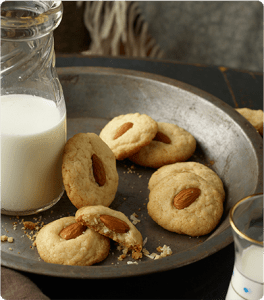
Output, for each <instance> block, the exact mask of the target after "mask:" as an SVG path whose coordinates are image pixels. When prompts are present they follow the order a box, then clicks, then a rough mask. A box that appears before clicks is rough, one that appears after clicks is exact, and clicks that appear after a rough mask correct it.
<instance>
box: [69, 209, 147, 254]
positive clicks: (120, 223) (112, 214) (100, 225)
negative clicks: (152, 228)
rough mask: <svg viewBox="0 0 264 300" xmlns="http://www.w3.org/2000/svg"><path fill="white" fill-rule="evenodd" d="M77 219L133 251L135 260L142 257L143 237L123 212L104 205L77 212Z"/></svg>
mask: <svg viewBox="0 0 264 300" xmlns="http://www.w3.org/2000/svg"><path fill="white" fill-rule="evenodd" d="M75 219H76V221H77V222H80V223H82V224H84V225H86V226H88V227H90V228H92V229H93V230H95V231H97V232H99V233H100V234H102V235H105V236H107V237H109V238H111V239H112V240H114V241H116V242H118V243H119V244H120V245H122V246H123V247H125V248H128V250H132V257H133V258H134V259H138V258H141V257H142V253H141V250H142V235H141V233H140V232H139V231H138V230H137V228H136V227H135V226H134V225H133V224H132V223H131V222H130V221H129V219H128V218H127V217H126V216H125V215H124V214H123V213H122V212H120V211H116V210H113V209H111V208H109V207H105V206H102V205H97V206H87V207H82V208H80V209H78V210H77V212H76V214H75Z"/></svg>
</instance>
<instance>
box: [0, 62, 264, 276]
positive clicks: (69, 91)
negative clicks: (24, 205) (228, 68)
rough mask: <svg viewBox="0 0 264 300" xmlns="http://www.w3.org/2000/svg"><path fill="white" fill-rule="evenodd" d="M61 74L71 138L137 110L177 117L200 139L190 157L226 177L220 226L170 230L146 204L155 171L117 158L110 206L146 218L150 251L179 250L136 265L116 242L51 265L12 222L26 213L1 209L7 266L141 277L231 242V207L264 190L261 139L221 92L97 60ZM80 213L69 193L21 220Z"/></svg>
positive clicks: (44, 271) (162, 117)
mask: <svg viewBox="0 0 264 300" xmlns="http://www.w3.org/2000/svg"><path fill="white" fill-rule="evenodd" d="M58 74H59V77H60V81H61V84H62V87H63V90H64V95H65V99H66V105H67V122H68V138H70V137H72V136H73V135H74V134H76V133H79V132H95V133H97V134H99V132H100V130H101V129H102V127H103V126H104V125H105V124H106V123H107V122H108V121H109V120H110V119H112V118H113V117H115V116H117V115H120V114H126V113H132V112H139V113H146V114H148V115H149V116H151V117H152V118H153V119H155V120H156V121H163V122H171V123H175V124H177V125H179V126H181V127H183V128H185V129H186V130H187V131H189V132H190V133H191V134H193V136H194V137H195V138H196V140H197V149H196V152H195V154H194V155H193V157H191V158H190V160H191V161H197V162H201V163H203V164H206V165H208V166H209V167H211V168H212V169H213V170H214V171H216V172H217V174H218V175H219V176H220V177H221V179H222V180H223V182H224V186H225V190H226V201H225V204H224V214H223V217H222V220H221V223H220V224H219V226H217V228H216V229H215V230H214V231H213V232H212V233H211V234H209V235H207V236H203V237H193V238H190V237H188V236H184V235H178V234H176V233H172V232H169V231H166V230H165V229H163V228H161V227H160V226H158V225H157V224H156V223H155V222H154V221H152V219H151V218H150V217H149V216H148V213H147V208H146V204H147V201H148V189H147V185H148V180H149V178H150V176H151V174H152V173H153V172H154V171H155V170H153V169H150V168H144V167H140V166H137V165H135V164H133V163H131V162H130V161H129V160H124V161H118V162H117V168H118V173H119V186H118V191H117V194H116V198H115V200H114V201H113V203H112V204H111V206H110V207H111V208H113V209H116V210H120V211H122V212H123V213H125V214H126V215H127V216H128V217H129V216H130V215H131V214H133V213H134V212H135V213H136V214H137V215H138V218H139V219H140V220H141V222H140V223H138V224H137V225H136V227H137V228H138V229H139V231H140V232H141V233H142V236H143V239H145V237H147V238H148V241H147V243H146V245H145V247H146V248H147V249H148V250H149V252H150V253H152V252H156V253H157V250H156V248H157V247H158V246H163V245H164V244H166V245H168V246H170V247H171V249H172V251H173V255H171V256H168V257H166V258H162V259H159V260H152V259H150V258H148V257H145V256H144V257H143V258H142V259H141V261H138V264H137V265H128V264H127V261H128V260H132V259H131V257H127V258H126V259H124V260H123V261H121V262H118V260H117V257H118V256H119V255H120V254H121V252H120V251H118V250H117V249H116V245H115V244H114V243H111V251H110V254H109V256H108V257H107V259H106V260H104V261H103V262H101V263H99V264H97V265H93V266H89V267H79V266H62V265H55V264H48V263H45V262H43V261H42V260H41V259H40V258H39V255H38V252H37V250H36V249H34V248H33V249H31V248H30V246H31V244H32V242H31V241H30V239H28V238H27V237H26V235H25V234H24V232H23V230H21V227H22V225H21V224H18V225H17V228H16V230H14V229H13V223H14V222H16V221H18V222H20V221H21V220H22V217H20V218H19V220H17V219H16V217H10V216H4V215H2V228H1V229H2V235H3V234H6V235H8V236H12V237H14V243H12V244H10V243H7V242H5V243H2V248H1V255H2V265H3V266H7V267H10V268H14V269H17V270H22V271H27V272H32V273H38V274H44V275H51V276H60V277H72V278H116V277H123V276H136V275H141V274H149V273H154V272H159V271H165V270H170V269H174V268H178V267H181V266H184V265H187V264H190V263H193V262H195V261H198V260H201V259H203V258H204V257H207V256H209V255H211V254H213V253H215V252H217V251H218V250H220V249H222V248H223V247H225V246H227V245H228V244H230V243H231V242H232V240H233V239H232V233H231V229H230V226H229V220H228V212H229V209H230V208H231V206H233V205H234V203H236V202H237V201H238V200H240V199H241V198H243V197H245V196H247V195H250V194H254V193H259V192H262V191H263V177H262V170H263V158H262V142H263V141H262V138H261V137H260V135H259V134H258V133H257V132H256V131H255V129H254V128H253V127H252V126H251V124H249V123H248V122H247V121H246V120H245V119H244V118H243V117H242V116H240V115H239V114H238V113H237V112H236V111H235V110H234V109H233V108H231V107H230V106H229V105H227V104H226V103H224V102H223V101H221V100H219V99H217V98H216V97H214V96H212V95H210V94H208V93H205V92H203V91H201V90H199V89H197V88H194V87H192V86H190V85H187V84H184V83H182V82H179V81H176V80H173V79H169V78H166V77H162V76H158V75H153V74H148V73H143V72H137V71H128V70H121V69H111V68H94V67H75V68H74V67H72V68H59V69H58ZM124 198H125V199H126V200H124ZM139 209H140V211H139ZM75 212H76V208H75V207H74V206H73V205H72V204H71V202H70V201H69V199H68V198H67V195H66V194H64V196H63V198H62V199H61V200H60V201H59V202H58V203H57V204H56V205H55V206H54V207H52V208H51V209H49V210H47V211H46V212H42V213H40V214H37V215H33V216H27V217H23V219H24V220H25V221H26V220H30V221H35V220H34V218H37V219H39V217H40V216H41V217H42V220H43V221H44V223H48V222H51V221H53V220H55V219H58V218H60V217H63V216H68V215H74V214H75ZM7 231H8V232H7ZM28 232H30V231H28ZM23 235H24V237H22V236H23ZM9 248H12V250H9ZM18 252H19V253H18Z"/></svg>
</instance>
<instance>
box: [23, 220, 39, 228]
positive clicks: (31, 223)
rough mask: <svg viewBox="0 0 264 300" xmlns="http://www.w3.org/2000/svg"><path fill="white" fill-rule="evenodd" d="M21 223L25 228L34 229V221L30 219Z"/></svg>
mask: <svg viewBox="0 0 264 300" xmlns="http://www.w3.org/2000/svg"><path fill="white" fill-rule="evenodd" d="M23 225H24V227H25V229H30V230H34V229H35V228H36V226H37V224H36V223H33V222H31V221H25V222H23Z"/></svg>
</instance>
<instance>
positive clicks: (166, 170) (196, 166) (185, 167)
mask: <svg viewBox="0 0 264 300" xmlns="http://www.w3.org/2000/svg"><path fill="white" fill-rule="evenodd" d="M182 172H190V173H194V174H196V175H199V176H200V177H202V178H203V179H204V180H206V181H207V182H208V183H210V184H212V185H213V186H214V187H215V188H216V189H217V190H218V192H219V193H220V194H221V196H222V199H223V201H224V200H225V190H224V186H223V182H222V180H221V179H220V178H219V176H218V175H217V174H216V173H215V172H214V171H213V170H211V169H210V168H208V167H206V166H205V165H203V164H200V163H197V162H192V161H190V162H181V163H180V162H179V163H175V164H171V165H167V166H163V167H161V168H159V169H158V170H157V171H156V172H154V173H153V174H152V176H151V177H150V179H149V183H148V188H149V190H152V189H153V188H154V186H155V185H157V184H158V183H159V182H160V181H161V180H162V179H163V178H165V177H167V176H171V175H174V174H177V173H182Z"/></svg>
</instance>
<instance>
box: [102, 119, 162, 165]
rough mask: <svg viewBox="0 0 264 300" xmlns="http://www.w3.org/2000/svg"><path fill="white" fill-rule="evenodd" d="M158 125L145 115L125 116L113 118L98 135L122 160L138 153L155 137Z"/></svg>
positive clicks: (117, 157)
mask: <svg viewBox="0 0 264 300" xmlns="http://www.w3.org/2000/svg"><path fill="white" fill-rule="evenodd" d="M157 130H158V125H157V123H156V121H154V120H153V119H152V118H151V117H149V116H147V115H145V114H139V113H134V114H126V115H120V116H118V117H115V118H113V119H112V120H111V121H110V122H109V123H107V124H106V126H105V127H104V128H103V129H102V131H101V133H100V135H99V136H100V138H101V139H102V140H103V141H104V142H105V143H106V144H107V145H108V146H109V147H110V149H111V150H112V151H113V152H114V154H115V157H116V159H118V160H123V159H125V158H127V157H128V156H130V155H132V154H134V153H136V152H138V151H139V150H140V148H142V147H144V146H146V145H147V144H149V143H150V142H151V140H152V139H153V138H154V137H155V135H156V133H157Z"/></svg>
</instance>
